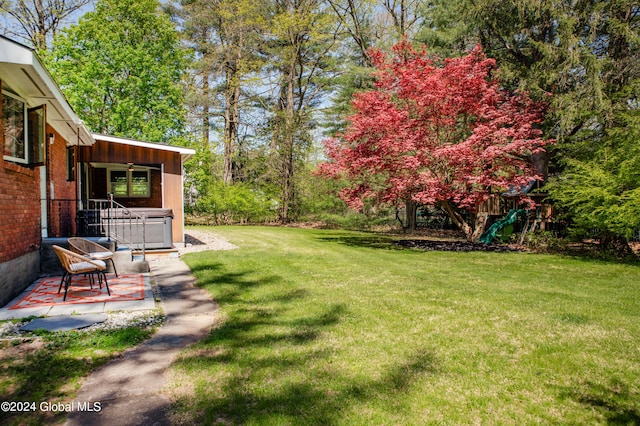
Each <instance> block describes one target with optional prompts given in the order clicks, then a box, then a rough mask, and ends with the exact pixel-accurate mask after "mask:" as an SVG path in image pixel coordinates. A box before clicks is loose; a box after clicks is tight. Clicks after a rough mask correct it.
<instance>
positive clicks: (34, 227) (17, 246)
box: [0, 158, 41, 263]
mask: <svg viewBox="0 0 640 426" xmlns="http://www.w3.org/2000/svg"><path fill="white" fill-rule="evenodd" d="M0 206H1V210H0V213H1V216H0V217H1V220H0V263H2V262H6V261H8V260H11V259H14V258H16V257H19V256H22V255H24V254H27V253H29V252H32V251H35V250H37V249H38V248H39V247H40V236H41V235H40V172H39V170H38V169H32V168H29V167H24V166H22V165H19V164H16V163H12V162H9V161H5V160H4V159H2V158H0Z"/></svg>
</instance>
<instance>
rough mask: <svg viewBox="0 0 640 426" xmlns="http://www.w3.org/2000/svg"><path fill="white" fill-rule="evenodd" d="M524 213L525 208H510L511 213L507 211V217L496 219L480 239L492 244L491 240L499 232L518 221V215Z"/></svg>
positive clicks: (482, 241)
mask: <svg viewBox="0 0 640 426" xmlns="http://www.w3.org/2000/svg"><path fill="white" fill-rule="evenodd" d="M524 213H525V210H522V209H520V210H513V209H512V210H509V213H507V215H506V216H505V217H503V218H502V219H500V220H498V221H496V222H495V223H494V224H493V225H491V226H490V227H489V229H487V230H486V231H484V233H483V234H482V235H481V236H480V239H479V240H478V241H480V242H481V243H485V244H491V241H493V240H494V238H496V235H497V234H498V232H500V231H501V230H502V229H503V228H504V227H505V226H508V225H512V224H514V223H516V221H517V220H518V216H520V215H521V214H524Z"/></svg>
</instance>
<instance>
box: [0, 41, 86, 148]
mask: <svg viewBox="0 0 640 426" xmlns="http://www.w3.org/2000/svg"><path fill="white" fill-rule="evenodd" d="M0 80H2V81H3V82H4V83H5V84H6V85H7V86H8V87H10V88H11V90H13V91H15V92H16V94H17V95H19V96H20V97H22V98H23V99H25V101H26V103H27V105H28V106H29V107H36V106H40V105H42V104H46V105H47V123H48V124H49V125H50V126H51V127H53V128H54V129H55V131H56V132H58V133H59V134H60V135H61V136H62V137H63V138H64V139H65V140H66V141H67V144H68V145H78V144H79V145H92V144H93V143H94V140H93V137H92V136H91V133H89V131H88V130H87V128H86V127H85V125H84V123H83V122H82V120H80V118H79V117H78V116H77V114H76V113H75V112H74V111H73V109H72V108H71V105H69V102H68V101H67V99H66V97H65V96H64V94H63V93H62V91H61V90H60V87H59V86H58V84H57V83H56V82H55V80H54V79H53V77H52V76H51V74H49V72H48V71H47V69H46V68H45V67H44V65H43V64H42V62H41V61H40V58H39V57H38V55H37V54H36V53H35V51H34V50H33V49H31V48H29V47H27V46H24V45H22V44H20V43H17V42H15V41H13V40H10V39H8V38H6V37H2V36H0Z"/></svg>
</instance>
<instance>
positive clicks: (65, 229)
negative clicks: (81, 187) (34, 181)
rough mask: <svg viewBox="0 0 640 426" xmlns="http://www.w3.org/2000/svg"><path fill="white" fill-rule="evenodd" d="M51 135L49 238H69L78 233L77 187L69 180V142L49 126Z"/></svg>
mask: <svg viewBox="0 0 640 426" xmlns="http://www.w3.org/2000/svg"><path fill="white" fill-rule="evenodd" d="M50 134H53V135H54V142H53V144H50V143H49V144H47V154H48V155H47V200H49V202H48V211H47V217H48V230H49V232H48V234H49V235H48V236H49V237H52V238H57V237H69V236H72V235H75V231H76V211H77V208H76V199H77V195H76V188H77V187H76V182H75V180H67V142H66V141H65V140H64V139H63V138H62V137H61V136H60V135H59V134H58V133H56V132H55V131H54V130H53V129H52V128H51V127H50V126H47V135H50ZM71 149H75V148H71Z"/></svg>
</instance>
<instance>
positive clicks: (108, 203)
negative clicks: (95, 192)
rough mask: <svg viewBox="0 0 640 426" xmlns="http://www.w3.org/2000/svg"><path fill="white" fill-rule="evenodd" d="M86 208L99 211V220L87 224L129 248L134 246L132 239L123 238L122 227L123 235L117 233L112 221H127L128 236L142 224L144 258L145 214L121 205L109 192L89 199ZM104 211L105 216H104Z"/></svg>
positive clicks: (143, 255) (143, 251)
mask: <svg viewBox="0 0 640 426" xmlns="http://www.w3.org/2000/svg"><path fill="white" fill-rule="evenodd" d="M87 209H88V210H95V211H98V212H99V217H100V219H99V222H98V223H91V224H87V226H91V227H98V230H99V231H100V233H101V234H104V235H105V236H106V237H107V238H109V239H113V240H115V241H116V242H118V243H121V244H122V245H125V246H129V247H130V248H131V250H134V249H135V248H136V247H135V245H136V244H134V243H133V242H132V241H130V240H127V238H125V235H124V234H125V232H124V228H123V235H119V233H118V229H119V227H118V226H112V222H113V221H115V220H117V219H120V220H125V221H127V219H128V227H129V236H132V235H134V233H133V232H134V229H138V227H139V226H142V259H143V260H144V259H146V245H147V244H146V241H147V235H146V234H147V231H146V228H147V226H146V225H147V224H146V221H147V217H146V215H140V214H137V213H135V212H133V211H131V210H130V209H129V208H127V207H125V206H123V205H122V204H120V203H118V202H117V201H115V200H114V199H113V195H112V194H109V198H107V199H90V200H88V203H87ZM105 213H106V216H105ZM105 228H106V229H105Z"/></svg>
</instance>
